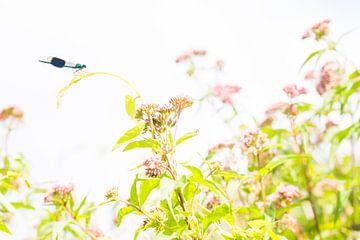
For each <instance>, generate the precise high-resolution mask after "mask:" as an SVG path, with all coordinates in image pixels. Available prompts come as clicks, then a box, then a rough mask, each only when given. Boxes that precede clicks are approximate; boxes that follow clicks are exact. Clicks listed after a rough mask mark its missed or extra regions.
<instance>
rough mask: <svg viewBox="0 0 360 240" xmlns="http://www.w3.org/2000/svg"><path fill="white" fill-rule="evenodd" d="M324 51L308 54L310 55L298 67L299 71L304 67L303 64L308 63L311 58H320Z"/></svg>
mask: <svg viewBox="0 0 360 240" xmlns="http://www.w3.org/2000/svg"><path fill="white" fill-rule="evenodd" d="M325 51H326V49H321V50H318V51H315V52H312V53H310V55H309V56H308V57H307V58H306V59H305V61H304V63H303V64H302V65H301V67H300V71H301V69H302V68H303V67H304V66H305V64H306V63H307V62H309V61H310V60H311V59H312V58H313V57H315V56H318V58H320V56H321V55H322V54H323V53H324V52H325Z"/></svg>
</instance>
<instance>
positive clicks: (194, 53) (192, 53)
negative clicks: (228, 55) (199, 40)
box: [175, 49, 206, 63]
mask: <svg viewBox="0 0 360 240" xmlns="http://www.w3.org/2000/svg"><path fill="white" fill-rule="evenodd" d="M205 55H206V50H202V49H194V50H188V51H186V52H184V53H182V54H181V55H180V56H178V57H177V58H176V60H175V62H176V63H180V62H184V61H186V60H188V59H190V58H191V57H193V56H205Z"/></svg>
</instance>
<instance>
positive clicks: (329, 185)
mask: <svg viewBox="0 0 360 240" xmlns="http://www.w3.org/2000/svg"><path fill="white" fill-rule="evenodd" d="M339 186H340V185H339V182H338V181H336V180H334V179H329V178H325V179H322V180H321V181H320V182H318V183H317V184H316V185H315V187H314V190H313V191H314V194H315V195H316V196H322V195H323V194H324V191H336V190H338V188H339Z"/></svg>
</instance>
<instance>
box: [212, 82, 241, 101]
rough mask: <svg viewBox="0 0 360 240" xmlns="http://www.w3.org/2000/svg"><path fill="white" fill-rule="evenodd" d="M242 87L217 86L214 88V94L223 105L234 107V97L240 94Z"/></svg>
mask: <svg viewBox="0 0 360 240" xmlns="http://www.w3.org/2000/svg"><path fill="white" fill-rule="evenodd" d="M240 90H241V87H240V86H238V85H229V84H227V85H221V84H216V85H215V86H214V87H213V94H214V96H215V97H218V98H219V99H220V100H221V101H222V102H223V103H226V104H229V105H234V100H233V95H234V94H236V93H239V92H240Z"/></svg>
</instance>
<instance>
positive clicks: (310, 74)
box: [304, 70, 315, 81]
mask: <svg viewBox="0 0 360 240" xmlns="http://www.w3.org/2000/svg"><path fill="white" fill-rule="evenodd" d="M304 79H305V80H307V81H308V80H313V79H315V71H314V70H310V71H308V72H307V73H306V74H305V76H304Z"/></svg>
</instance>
